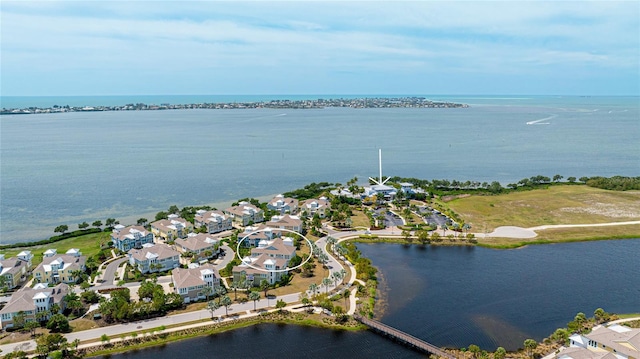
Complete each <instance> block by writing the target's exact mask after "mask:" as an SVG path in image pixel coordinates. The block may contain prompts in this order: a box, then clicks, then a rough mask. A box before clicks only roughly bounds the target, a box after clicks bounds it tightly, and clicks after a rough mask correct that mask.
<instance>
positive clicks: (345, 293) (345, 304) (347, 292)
mask: <svg viewBox="0 0 640 359" xmlns="http://www.w3.org/2000/svg"><path fill="white" fill-rule="evenodd" d="M350 296H351V292H349V289H345V290H344V291H342V298H344V307H345V308H346V307H347V299H349V297H350Z"/></svg>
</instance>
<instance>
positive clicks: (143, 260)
mask: <svg viewBox="0 0 640 359" xmlns="http://www.w3.org/2000/svg"><path fill="white" fill-rule="evenodd" d="M127 255H128V257H129V264H130V265H131V266H132V267H134V268H136V269H138V270H139V271H140V272H142V273H153V272H164V271H168V270H171V269H173V268H177V267H179V266H180V253H178V252H177V251H175V250H174V249H172V248H171V247H170V246H168V245H166V244H164V243H157V244H151V243H147V244H145V245H143V246H142V248H141V249H135V248H134V249H131V250H129V252H128V253H127Z"/></svg>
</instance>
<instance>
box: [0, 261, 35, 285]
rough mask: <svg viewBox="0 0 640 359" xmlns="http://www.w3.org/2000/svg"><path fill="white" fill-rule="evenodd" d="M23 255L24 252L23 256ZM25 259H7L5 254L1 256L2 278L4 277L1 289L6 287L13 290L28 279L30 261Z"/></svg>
mask: <svg viewBox="0 0 640 359" xmlns="http://www.w3.org/2000/svg"><path fill="white" fill-rule="evenodd" d="M23 253H24V252H22V253H21V254H23ZM29 254H31V252H29ZM24 258H25V257H24V256H23V257H22V258H20V257H11V258H8V259H5V258H4V254H0V277H2V282H1V283H2V285H0V289H2V288H1V287H6V288H7V289H9V290H11V289H13V288H15V287H17V286H18V285H20V283H22V282H24V281H25V280H26V279H27V274H28V272H29V267H30V263H29V262H30V260H29V262H27V261H26V260H24Z"/></svg>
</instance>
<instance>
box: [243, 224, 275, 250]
mask: <svg viewBox="0 0 640 359" xmlns="http://www.w3.org/2000/svg"><path fill="white" fill-rule="evenodd" d="M280 236H282V231H279V230H277V229H273V228H271V227H269V226H266V225H264V224H261V225H260V226H249V227H246V228H245V229H244V232H242V233H239V234H238V241H242V246H244V247H247V248H248V247H257V246H258V243H260V241H261V240H273V239H274V238H277V237H280Z"/></svg>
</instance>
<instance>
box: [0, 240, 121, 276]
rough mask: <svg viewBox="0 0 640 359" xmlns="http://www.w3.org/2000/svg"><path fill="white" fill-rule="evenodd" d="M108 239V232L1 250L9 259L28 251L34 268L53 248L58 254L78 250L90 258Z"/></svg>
mask: <svg viewBox="0 0 640 359" xmlns="http://www.w3.org/2000/svg"><path fill="white" fill-rule="evenodd" d="M110 238H111V233H110V232H100V233H91V234H85V235H83V236H79V237H73V238H68V239H65V240H62V241H60V242H55V243H51V244H45V245H39V246H33V247H25V248H11V249H7V250H3V251H2V252H3V253H4V255H5V257H6V258H10V257H15V256H16V255H17V254H18V253H20V252H22V251H23V250H25V249H26V250H30V251H31V253H32V254H33V265H34V267H35V266H36V265H38V264H40V262H42V253H44V252H45V251H46V250H47V249H50V248H53V249H56V250H57V251H58V253H65V252H66V251H68V250H69V249H71V248H78V249H80V251H81V252H82V254H83V255H85V256H87V257H90V256H93V255H94V254H96V253H98V252H99V251H100V243H108V242H109V239H110Z"/></svg>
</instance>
